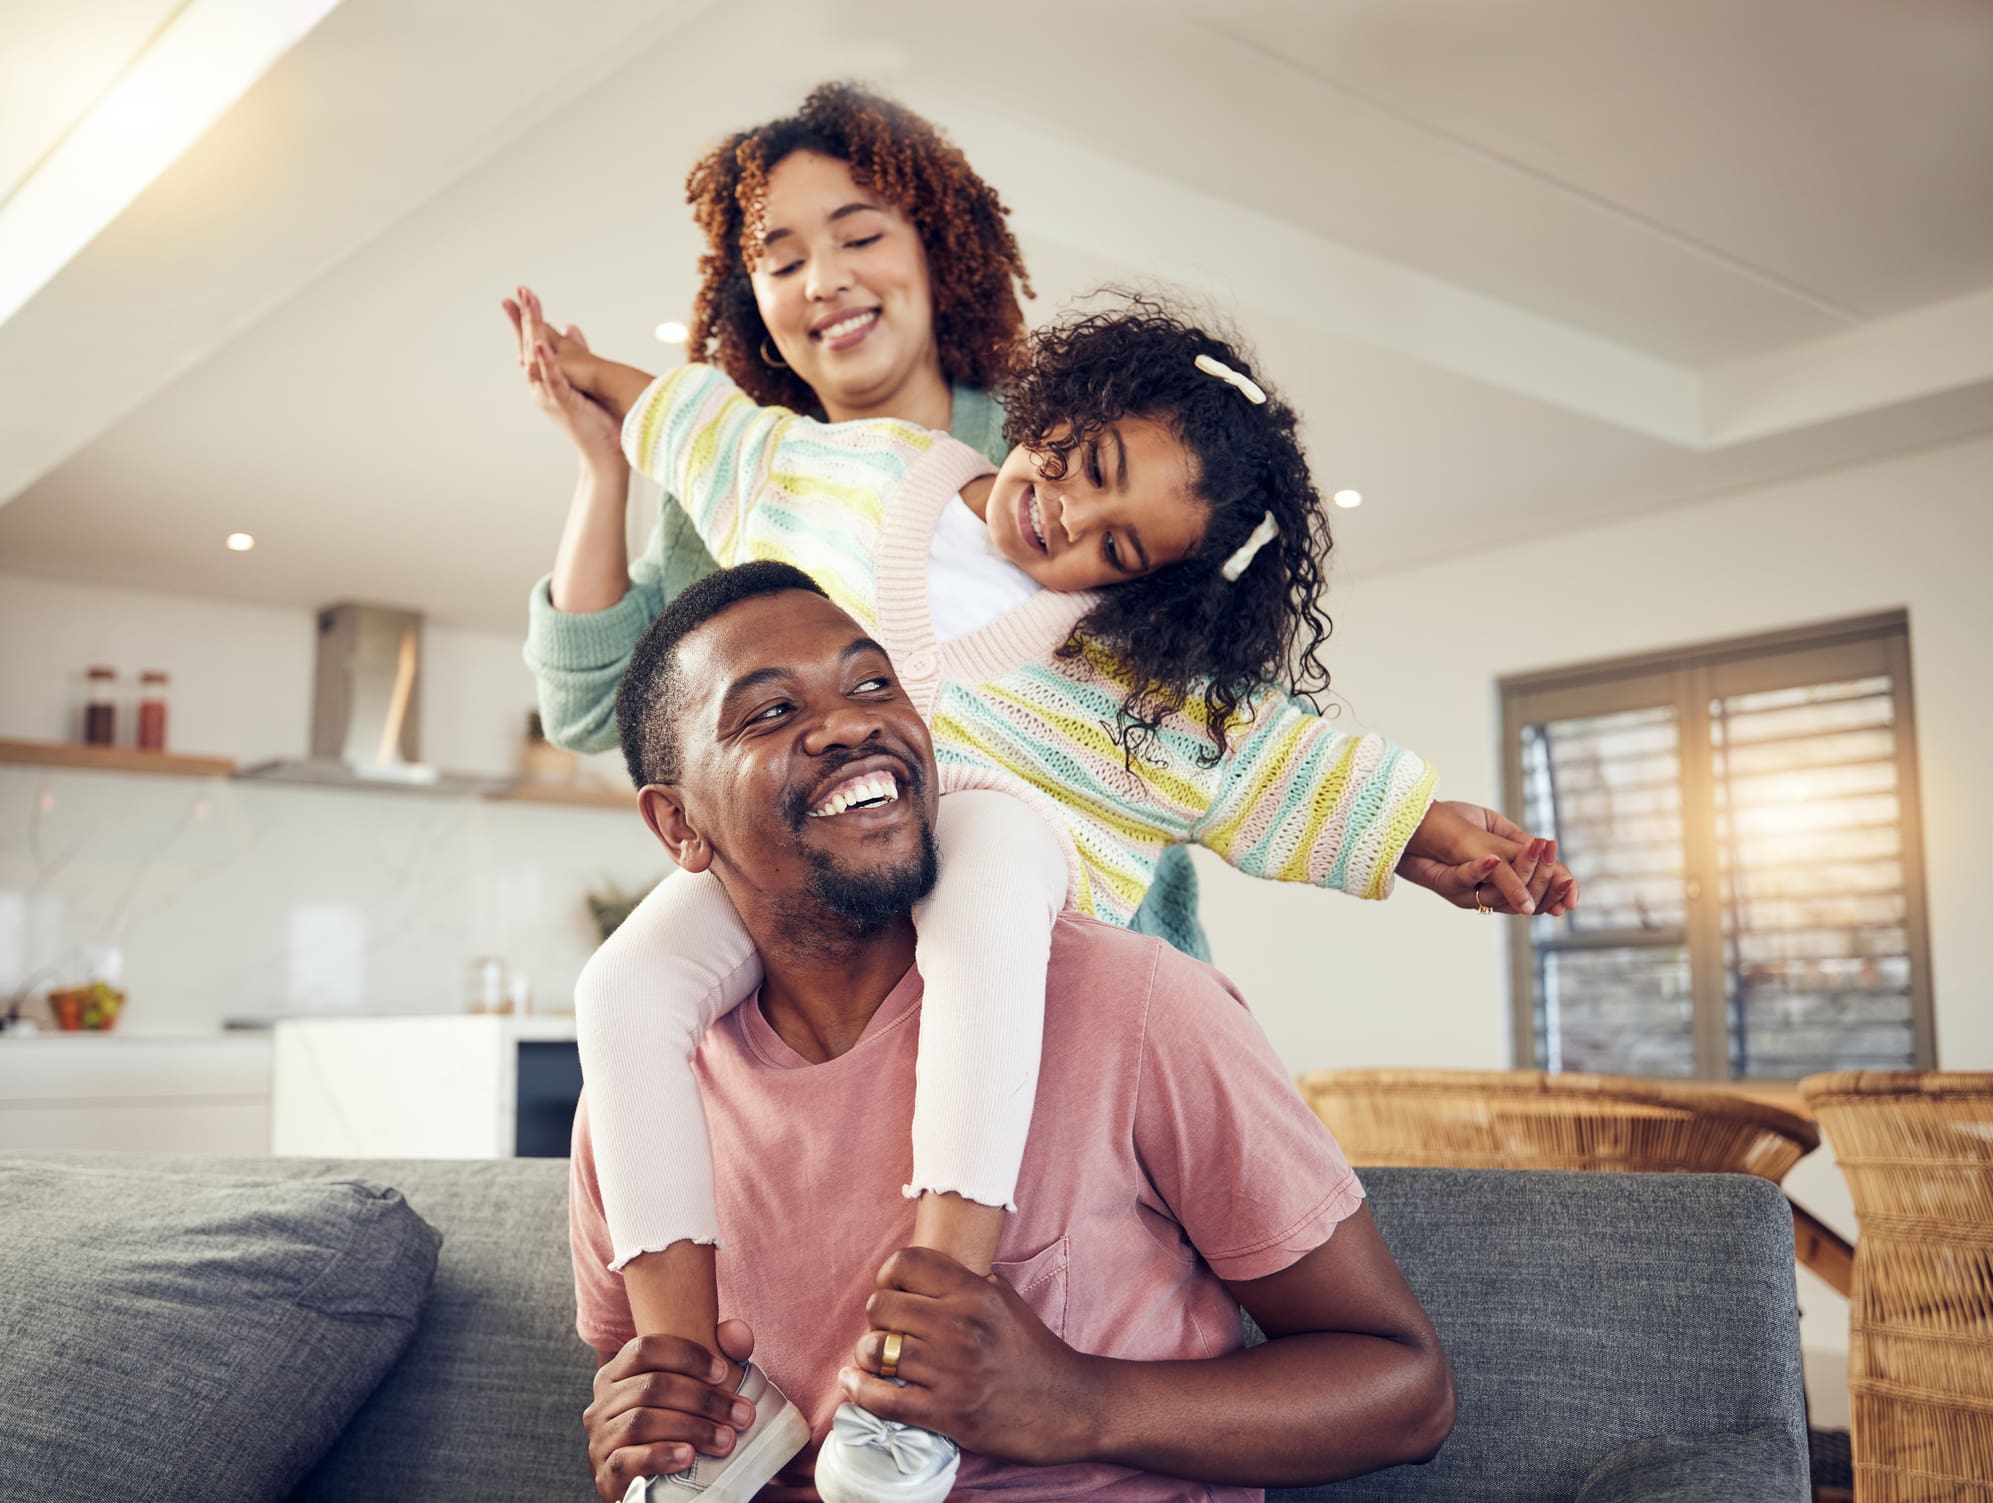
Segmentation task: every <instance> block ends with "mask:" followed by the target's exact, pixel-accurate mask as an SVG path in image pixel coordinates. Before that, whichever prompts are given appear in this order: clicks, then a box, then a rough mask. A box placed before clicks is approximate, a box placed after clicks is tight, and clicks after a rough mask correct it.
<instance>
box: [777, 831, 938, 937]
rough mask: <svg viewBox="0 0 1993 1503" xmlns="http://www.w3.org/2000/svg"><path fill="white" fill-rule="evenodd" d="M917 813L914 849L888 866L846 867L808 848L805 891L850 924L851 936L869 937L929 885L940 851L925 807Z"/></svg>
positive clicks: (898, 915)
mask: <svg viewBox="0 0 1993 1503" xmlns="http://www.w3.org/2000/svg"><path fill="white" fill-rule="evenodd" d="M919 818H920V850H919V851H918V852H916V853H915V854H914V855H912V856H910V857H908V858H907V859H906V860H905V861H902V862H899V863H897V864H896V865H893V866H886V867H879V866H869V867H862V868H852V867H848V866H846V865H844V864H843V863H842V862H840V861H838V860H836V859H835V858H834V857H832V856H829V855H827V854H825V853H824V852H822V851H811V852H810V853H809V860H810V875H809V880H808V882H807V884H806V886H807V890H808V892H809V894H810V896H811V897H812V898H814V899H815V900H816V901H817V902H819V903H821V904H822V905H823V906H824V907H825V908H828V909H829V910H830V911H831V912H832V913H834V914H836V915H837V916H838V917H839V918H841V919H843V920H844V921H845V922H847V923H848V924H850V925H851V927H852V930H853V937H854V938H860V939H870V938H871V937H872V936H873V935H875V934H878V933H880V932H881V931H882V930H884V929H885V928H886V926H887V925H888V924H891V923H894V922H895V921H897V920H899V919H902V918H905V917H906V916H907V914H908V913H909V912H910V911H911V910H912V908H913V905H914V904H915V903H918V902H919V901H920V900H921V899H922V898H924V897H926V896H927V895H928V893H930V892H932V891H933V890H934V879H935V877H936V876H937V875H939V872H940V866H941V862H940V856H939V854H938V853H937V851H936V850H935V845H934V831H933V830H932V829H930V828H929V827H928V823H927V813H926V811H925V810H922V811H921V812H920V816H919Z"/></svg>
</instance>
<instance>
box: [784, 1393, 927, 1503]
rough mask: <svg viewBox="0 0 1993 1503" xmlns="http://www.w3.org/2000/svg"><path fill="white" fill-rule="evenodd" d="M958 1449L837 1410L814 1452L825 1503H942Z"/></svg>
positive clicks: (914, 1428)
mask: <svg viewBox="0 0 1993 1503" xmlns="http://www.w3.org/2000/svg"><path fill="white" fill-rule="evenodd" d="M961 1462H962V1448H961V1447H960V1446H958V1445H956V1444H955V1442H954V1441H952V1440H950V1439H949V1438H948V1437H947V1436H945V1435H937V1434H935V1433H934V1431H932V1430H923V1429H921V1428H920V1427H919V1426H918V1425H902V1424H900V1423H899V1422H898V1421H897V1420H882V1419H880V1418H878V1416H876V1415H874V1414H873V1413H872V1412H871V1411H870V1410H866V1409H860V1408H859V1407H858V1406H857V1405H856V1404H839V1405H838V1406H837V1415H836V1417H835V1418H833V1419H832V1420H831V1423H830V1434H828V1435H826V1436H825V1437H824V1443H823V1449H822V1450H820V1451H818V1452H817V1478H816V1482H817V1492H818V1493H819V1494H820V1495H821V1496H822V1498H823V1500H824V1503H942V1500H943V1499H944V1498H946V1497H947V1496H948V1492H949V1489H950V1488H952V1487H953V1486H954V1485H955V1471H956V1468H957V1467H959V1466H960V1465H961Z"/></svg>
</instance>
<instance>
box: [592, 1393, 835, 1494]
mask: <svg viewBox="0 0 1993 1503" xmlns="http://www.w3.org/2000/svg"><path fill="white" fill-rule="evenodd" d="M734 1392H735V1394H737V1395H738V1396H739V1397H741V1398H743V1399H746V1400H747V1401H748V1402H749V1403H750V1404H752V1405H754V1423H753V1424H751V1425H749V1426H748V1427H747V1428H746V1429H745V1430H739V1431H736V1432H735V1439H734V1448H733V1450H732V1451H731V1452H729V1453H728V1454H727V1455H725V1456H708V1455H706V1454H705V1452H703V1451H701V1452H699V1453H698V1454H696V1455H695V1456H693V1458H692V1465H690V1466H689V1467H687V1468H686V1469H685V1470H684V1471H682V1472H673V1473H672V1474H671V1475H670V1476H668V1477H639V1478H637V1479H636V1481H634V1482H632V1483H631V1484H630V1485H629V1487H628V1489H627V1490H626V1491H625V1492H624V1493H623V1503H691V1500H692V1499H694V1498H697V1499H699V1500H700V1503H749V1500H750V1499H752V1498H753V1497H754V1495H755V1494H756V1493H758V1492H760V1491H761V1490H762V1488H764V1487H766V1486H767V1485H768V1479H769V1478H771V1477H773V1476H774V1475H775V1474H776V1473H777V1472H779V1471H781V1470H782V1467H783V1464H784V1463H785V1462H787V1461H788V1460H789V1458H790V1457H791V1456H794V1455H795V1454H796V1453H797V1452H798V1451H800V1450H802V1449H803V1447H804V1446H806V1445H808V1444H809V1443H810V1422H809V1420H808V1419H807V1418H806V1417H805V1416H804V1414H803V1411H802V1410H800V1409H798V1408H797V1407H796V1406H795V1405H794V1404H792V1403H790V1402H789V1401H788V1400H787V1399H785V1398H784V1397H783V1396H782V1390H781V1389H779V1388H777V1387H776V1386H775V1385H774V1384H773V1383H771V1382H769V1381H768V1374H767V1373H765V1372H763V1371H762V1370H761V1369H760V1368H758V1367H756V1366H755V1365H754V1364H753V1363H752V1362H748V1363H744V1364H742V1367H741V1375H740V1384H739V1386H738V1387H736V1388H735V1389H734Z"/></svg>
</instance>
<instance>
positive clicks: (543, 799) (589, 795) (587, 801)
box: [485, 783, 637, 814]
mask: <svg viewBox="0 0 1993 1503" xmlns="http://www.w3.org/2000/svg"><path fill="white" fill-rule="evenodd" d="M485 797H486V798H488V799H492V800H495V801H497V802H499V803H505V804H559V805H562V806H563V807H566V808H570V809H620V810H622V811H623V812H624V813H625V814H628V813H632V812H634V811H635V809H636V807H637V795H636V790H635V789H624V788H574V787H568V786H565V785H563V784H559V783H514V784H513V785H512V786H511V787H510V788H501V789H499V790H498V791H497V792H495V793H487V794H486V795H485Z"/></svg>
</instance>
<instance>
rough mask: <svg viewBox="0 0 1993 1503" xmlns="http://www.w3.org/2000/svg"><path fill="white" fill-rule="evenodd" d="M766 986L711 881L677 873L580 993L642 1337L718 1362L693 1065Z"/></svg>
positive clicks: (607, 1205)
mask: <svg viewBox="0 0 1993 1503" xmlns="http://www.w3.org/2000/svg"><path fill="white" fill-rule="evenodd" d="M760 984H761V958H760V956H759V955H757V954H756V953H755V949H754V946H753V944H752V942H751V941H750V940H749V938H748V934H747V931H746V929H744V928H743V927H742V926H741V922H740V917H739V915H738V914H736V913H735V912H734V907H733V904H732V903H731V902H730V901H729V900H728V898H727V894H726V890H725V889H724V888H723V887H721V885H720V882H719V879H718V878H717V877H715V876H713V874H712V873H710V872H703V873H698V874H693V873H688V872H674V873H672V875H670V876H669V877H667V878H665V880H664V881H662V882H660V883H659V884H658V885H657V888H656V890H655V891H653V892H652V893H651V894H650V895H649V896H648V897H646V898H645V899H644V900H643V902H641V903H639V904H638V905H637V907H636V909H635V910H634V911H633V912H632V913H631V914H630V916H629V917H628V918H627V919H625V920H624V921H623V923H622V924H621V925H620V926H619V927H618V928H617V930H616V932H615V933H614V934H612V935H611V936H610V937H609V939H608V940H607V941H606V942H605V943H604V944H603V946H602V948H601V949H599V950H597V951H596V952H595V954H594V956H593V957H592V958H591V959H590V960H589V962H588V964H587V966H586V967H585V968H584V969H583V971H582V973H581V979H580V980H579V981H578V982H577V983H576V985H575V1026H576V1033H577V1036H578V1038H579V1040H580V1049H581V1071H582V1076H583V1079H584V1080H585V1081H586V1082H587V1087H588V1112H589V1120H590V1122H591V1124H592V1125H593V1128H594V1137H595V1169H596V1175H597V1178H598V1179H599V1181H600V1183H601V1186H602V1205H603V1209H604V1211H605V1212H606V1213H607V1215H608V1219H609V1236H610V1242H611V1245H612V1247H613V1249H614V1261H612V1262H611V1264H610V1265H609V1266H610V1267H611V1268H619V1269H621V1270H622V1273H623V1284H624V1288H625V1290H626V1291H627V1293H628V1294H629V1297H630V1314H631V1316H632V1318H633V1319H634V1321H635V1323H636V1328H637V1331H638V1334H640V1335H646V1336H649V1335H670V1336H681V1337H685V1338H687V1339H688V1340H692V1341H696V1342H698V1343H700V1344H701V1345H702V1346H704V1347H706V1348H707V1349H708V1350H709V1351H713V1352H718V1351H719V1343H718V1340H717V1337H716V1335H715V1327H716V1326H717V1325H718V1323H719V1309H718V1305H719V1294H718V1290H717V1287H716V1285H715V1283H714V1276H713V1249H714V1247H715V1245H716V1244H717V1243H718V1241H719V1235H720V1233H719V1220H718V1213H717V1209H716V1206H715V1200H714V1193H713V1151H712V1145H711V1143H710V1141H709V1139H708V1138H707V1134H706V1112H705V1107H704V1105H703V1103H702V1102H701V1101H700V1099H699V1087H698V1083H697V1082H696V1081H695V1080H694V1078H693V1075H692V1055H693V1052H694V1051H695V1050H696V1049H697V1048H698V1047H699V1041H700V1039H701V1038H703V1037H704V1036H705V1033H706V1029H707V1028H708V1027H710V1026H711V1025H712V1024H713V1023H714V1022H715V1021H716V1020H717V1019H719V1018H720V1017H722V1016H724V1015H725V1014H726V1013H728V1012H730V1011H731V1010H732V1009H733V1008H734V1007H735V1006H737V1005H738V1004H739V1003H741V1002H743V1001H745V1000H746V999H747V998H748V997H750V996H752V995H753V994H754V990H755V988H756V987H757V986H759V985H760Z"/></svg>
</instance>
